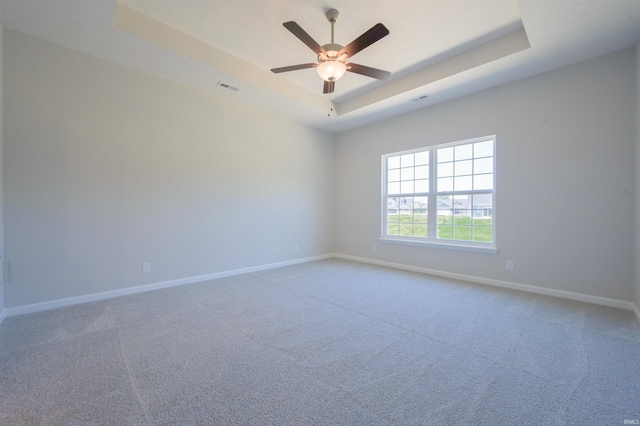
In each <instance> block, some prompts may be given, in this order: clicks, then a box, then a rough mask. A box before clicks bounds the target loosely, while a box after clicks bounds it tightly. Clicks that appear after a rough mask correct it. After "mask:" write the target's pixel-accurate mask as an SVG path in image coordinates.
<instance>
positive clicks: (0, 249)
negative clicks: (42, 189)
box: [0, 25, 4, 316]
mask: <svg viewBox="0 0 640 426" xmlns="http://www.w3.org/2000/svg"><path fill="white" fill-rule="evenodd" d="M3 33H4V30H3V28H2V25H0V316H1V315H2V311H3V310H4V197H3V180H2V176H3V174H4V173H3V165H4V161H3V159H2V152H3V145H4V144H3V134H4V132H3V130H2V129H3V117H4V114H3V112H2V109H3V108H2V105H3V96H2V84H3V83H2V81H3V78H2V75H3V72H2V71H3V67H2V63H3V55H2V50H3V49H2V45H3V42H2V40H3Z"/></svg>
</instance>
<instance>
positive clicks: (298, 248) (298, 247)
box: [293, 244, 300, 252]
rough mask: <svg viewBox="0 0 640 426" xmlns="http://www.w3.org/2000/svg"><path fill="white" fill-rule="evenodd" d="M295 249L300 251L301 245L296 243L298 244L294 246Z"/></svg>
mask: <svg viewBox="0 0 640 426" xmlns="http://www.w3.org/2000/svg"><path fill="white" fill-rule="evenodd" d="M293 249H294V250H295V251H296V252H298V251H300V246H299V245H298V244H296V245H295V246H294V247H293Z"/></svg>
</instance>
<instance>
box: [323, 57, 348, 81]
mask: <svg viewBox="0 0 640 426" xmlns="http://www.w3.org/2000/svg"><path fill="white" fill-rule="evenodd" d="M317 70H318V75H319V76H320V77H322V79H323V80H325V81H336V80H339V79H340V77H342V76H343V75H344V73H345V72H346V71H347V66H346V65H345V64H344V63H343V62H340V61H337V60H335V59H328V60H327V61H325V62H322V63H321V64H320V65H318V67H317Z"/></svg>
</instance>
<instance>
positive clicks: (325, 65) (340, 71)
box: [271, 9, 391, 94]
mask: <svg viewBox="0 0 640 426" xmlns="http://www.w3.org/2000/svg"><path fill="white" fill-rule="evenodd" d="M338 15H339V13H338V11H337V10H335V9H331V10H329V11H328V12H327V13H326V17H327V20H328V21H329V22H330V23H331V43H328V44H325V45H324V46H320V45H319V44H318V43H317V42H316V41H315V40H314V39H313V38H312V37H311V36H310V35H309V34H307V32H306V31H305V30H303V29H302V27H300V25H298V24H297V23H295V22H294V21H289V22H285V23H284V24H282V25H283V26H284V27H285V28H286V29H288V30H289V31H291V33H292V34H293V35H295V36H296V37H298V39H300V41H302V42H303V43H304V44H306V45H307V46H308V47H309V48H310V49H311V50H313V51H314V52H315V53H316V54H317V55H318V58H317V59H318V63H317V64H316V63H308V64H300V65H290V66H286V67H281V68H272V69H271V71H272V72H274V73H276V74H277V73H281V72H288V71H295V70H301V69H306V68H316V71H317V72H318V75H319V76H320V77H321V78H322V79H323V80H324V87H323V90H322V93H325V94H326V93H333V91H334V89H335V82H336V81H337V80H339V79H340V78H341V77H342V76H344V74H345V73H346V72H347V71H350V72H353V73H356V74H360V75H365V76H367V77H371V78H375V79H378V80H386V79H387V77H389V75H391V73H390V72H388V71H383V70H379V69H376V68H371V67H367V66H364V65H358V64H354V63H347V60H348V59H349V58H351V57H352V56H353V55H355V54H356V53H358V52H359V51H361V50H362V49H364V48H365V47H368V46H370V45H372V44H373V43H375V42H376V41H378V40H380V39H381V38H383V37H385V36H386V35H388V34H389V30H388V29H387V28H386V27H385V26H384V25H382V24H376V25H374V26H373V27H371V28H370V29H369V30H368V31H366V32H365V33H364V34H362V35H361V36H360V37H358V38H357V39H355V40H354V41H352V42H351V43H349V44H348V45H347V46H346V47H343V46H342V45H340V44H336V43H334V40H333V29H334V24H335V23H336V20H337V19H338Z"/></svg>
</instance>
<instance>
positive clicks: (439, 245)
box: [380, 238, 498, 253]
mask: <svg viewBox="0 0 640 426" xmlns="http://www.w3.org/2000/svg"><path fill="white" fill-rule="evenodd" d="M380 242H382V243H392V244H403V245H410V246H420V247H433V248H443V249H447V250H461V251H475V252H480V253H498V248H497V247H491V246H488V247H487V246H473V245H465V244H452V243H441V242H434V241H413V240H403V239H399V238H380Z"/></svg>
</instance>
